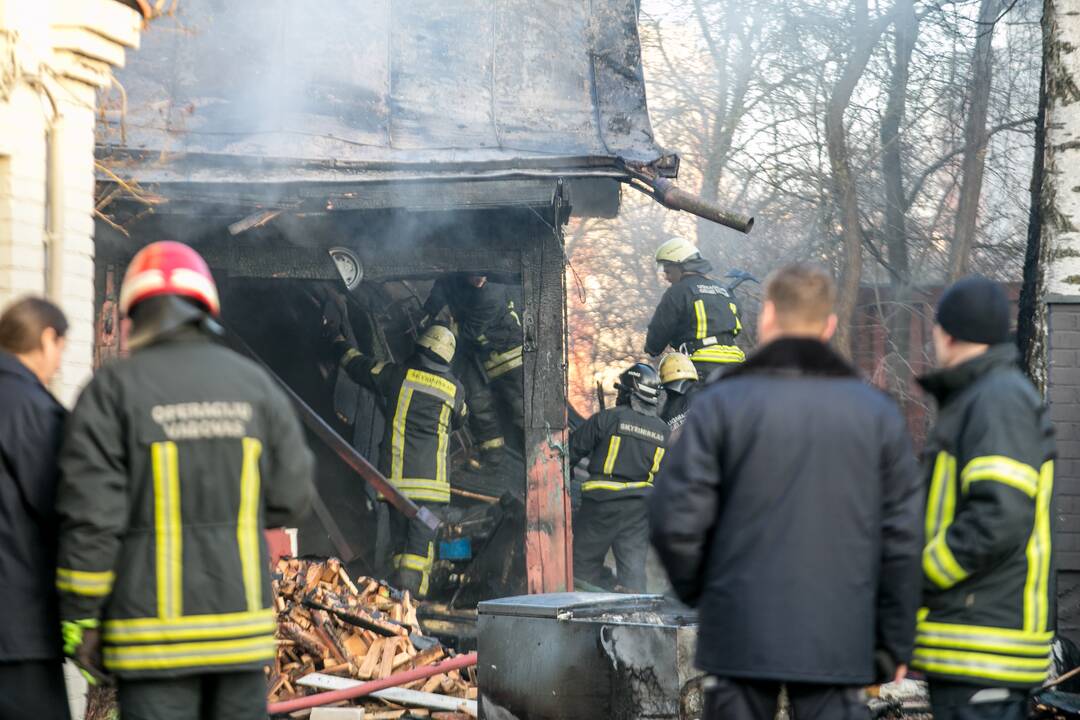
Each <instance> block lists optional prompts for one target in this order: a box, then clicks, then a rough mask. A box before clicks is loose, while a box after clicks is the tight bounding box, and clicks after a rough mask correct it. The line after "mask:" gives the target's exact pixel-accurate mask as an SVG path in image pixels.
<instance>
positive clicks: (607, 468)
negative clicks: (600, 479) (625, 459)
mask: <svg viewBox="0 0 1080 720" xmlns="http://www.w3.org/2000/svg"><path fill="white" fill-rule="evenodd" d="M621 444H622V438H620V437H619V436H618V435H612V436H611V440H610V441H609V442H608V450H607V457H606V458H604V474H605V475H611V474H612V473H613V472H614V471H615V461H616V460H618V458H619V445H621Z"/></svg>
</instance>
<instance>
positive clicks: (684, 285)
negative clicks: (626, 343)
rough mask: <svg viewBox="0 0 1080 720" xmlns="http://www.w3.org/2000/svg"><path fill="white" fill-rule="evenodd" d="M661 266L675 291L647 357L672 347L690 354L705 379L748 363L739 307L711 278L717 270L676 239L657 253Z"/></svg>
mask: <svg viewBox="0 0 1080 720" xmlns="http://www.w3.org/2000/svg"><path fill="white" fill-rule="evenodd" d="M656 262H657V263H658V264H659V265H660V266H661V267H662V268H663V270H664V277H665V278H667V281H668V282H670V283H671V287H669V288H668V289H667V291H666V292H665V293H664V296H663V297H662V298H661V299H660V304H659V305H658V306H657V308H656V312H655V313H653V317H652V320H650V321H649V332H648V334H647V335H646V337H645V352H647V353H648V354H649V355H651V356H653V357H656V356H658V355H660V354H661V353H662V352H664V349H665V348H667V347H671V348H672V349H673V350H677V351H679V352H682V353H685V354H686V355H688V356H689V357H690V360H691V361H692V362H693V364H694V366H695V367H696V368H697V371H698V375H699V376H700V377H706V376H707V375H708V373H710V372H712V371H713V370H714V369H716V368H720V367H723V366H724V365H727V364H730V363H740V362H742V361H743V360H745V359H746V356H745V355H744V354H743V351H742V350H741V349H740V348H739V347H738V346H737V345H736V344H735V338H736V336H738V334H739V333H740V332H742V321H741V320H740V319H739V306H738V304H737V303H736V302H735V298H734V297H732V295H731V292H730V291H729V290H728V289H727V288H726V287H724V286H723V285H721V284H720V283H719V282H717V281H716V280H713V279H712V278H710V277H708V273H709V272H711V271H712V265H711V264H710V263H709V261H708V260H705V259H704V258H702V257H701V253H700V252H698V249H697V247H696V246H695V245H694V244H693V243H691V242H690V241H689V240H686V239H685V238H672V239H671V240H668V241H667V242H665V243H664V244H663V245H661V246H660V247H659V248H658V249H657V251H656Z"/></svg>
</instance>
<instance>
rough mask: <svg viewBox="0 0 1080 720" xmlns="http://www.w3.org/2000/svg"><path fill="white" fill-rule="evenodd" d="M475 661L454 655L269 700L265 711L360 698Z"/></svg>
mask: <svg viewBox="0 0 1080 720" xmlns="http://www.w3.org/2000/svg"><path fill="white" fill-rule="evenodd" d="M475 664H476V653H469V654H468V655H458V656H457V657H453V658H450V659H449V660H443V661H442V662H438V663H435V664H434V665H425V666H424V667H418V668H414V669H412V670H406V671H405V672H400V673H398V674H396V675H391V676H390V677H386V678H383V679H382V680H372V681H371V682H366V683H364V684H363V685H357V686H356V687H351V688H348V689H345V690H332V691H330V692H324V693H319V694H317V695H307V696H305V697H301V698H296V699H295V700H285V701H284V702H276V703H272V704H271V705H270V707H269V708H267V710H268V711H269V713H270V714H271V715H283V714H286V713H291V712H296V711H297V710H307V709H308V708H313V707H319V706H320V705H329V704H331V703H336V702H341V701H342V700H352V699H353V698H358V697H363V696H364V695H370V694H371V693H373V692H378V691H379V690H385V689H386V688H392V687H399V686H401V685H407V684H409V683H411V682H414V681H416V680H423V679H424V678H429V677H431V676H433V675H438V674H439V673H444V672H450V671H451V670H460V669H462V668H467V667H472V666H473V665H475Z"/></svg>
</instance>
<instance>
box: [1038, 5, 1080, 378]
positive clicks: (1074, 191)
mask: <svg viewBox="0 0 1080 720" xmlns="http://www.w3.org/2000/svg"><path fill="white" fill-rule="evenodd" d="M1043 8H1044V9H1043V90H1044V92H1045V103H1046V108H1045V119H1044V121H1043V123H1042V127H1043V129H1044V133H1045V135H1044V141H1043V142H1044V147H1045V150H1044V153H1043V163H1044V164H1043V172H1042V182H1041V185H1040V188H1039V190H1040V197H1039V225H1040V228H1039V230H1040V240H1039V247H1038V263H1037V265H1038V266H1041V267H1036V268H1035V270H1034V271H1033V272H1034V275H1035V283H1036V287H1038V284H1039V281H1040V279H1041V283H1042V287H1043V288H1044V289H1043V291H1042V292H1040V293H1039V298H1040V300H1041V301H1042V302H1039V303H1037V305H1036V308H1037V309H1036V316H1035V318H1034V323H1033V324H1034V326H1035V332H1034V333H1033V337H1032V339H1031V341H1029V342H1030V345H1029V348H1028V356H1029V358H1032V360H1030V361H1029V362H1030V363H1031V368H1032V374H1033V375H1034V377H1035V378H1036V382H1037V383H1039V384H1040V385H1041V386H1043V387H1044V388H1045V385H1046V377H1047V371H1048V366H1047V346H1048V344H1049V343H1048V342H1047V341H1046V338H1047V334H1048V332H1047V331H1048V329H1047V313H1046V301H1047V298H1048V297H1052V296H1060V297H1066V298H1070V299H1071V298H1078V299H1080V142H1078V138H1080V73H1077V63H1078V61H1080V55H1078V48H1080V14H1077V12H1076V9H1075V7H1074V4H1073V3H1071V2H1067V0H1045V2H1044V5H1043ZM1026 270H1027V268H1025V271H1026Z"/></svg>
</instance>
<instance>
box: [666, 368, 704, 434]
mask: <svg viewBox="0 0 1080 720" xmlns="http://www.w3.org/2000/svg"><path fill="white" fill-rule="evenodd" d="M697 387H698V372H697V368H695V367H694V363H692V362H691V361H690V358H688V357H687V356H686V355H684V354H682V353H668V354H667V355H665V356H664V358H663V359H662V360H661V361H660V389H662V390H663V391H664V408H663V410H661V411H660V418H661V419H662V420H663V421H664V422H666V423H667V424H668V427H670V428H671V432H672V434H673V435H674V433H677V432H678V431H679V428H681V427H682V426H683V423H685V422H686V413H687V412H688V411H689V410H690V395H691V393H692V392H693V391H694V390H696V389H697Z"/></svg>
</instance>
